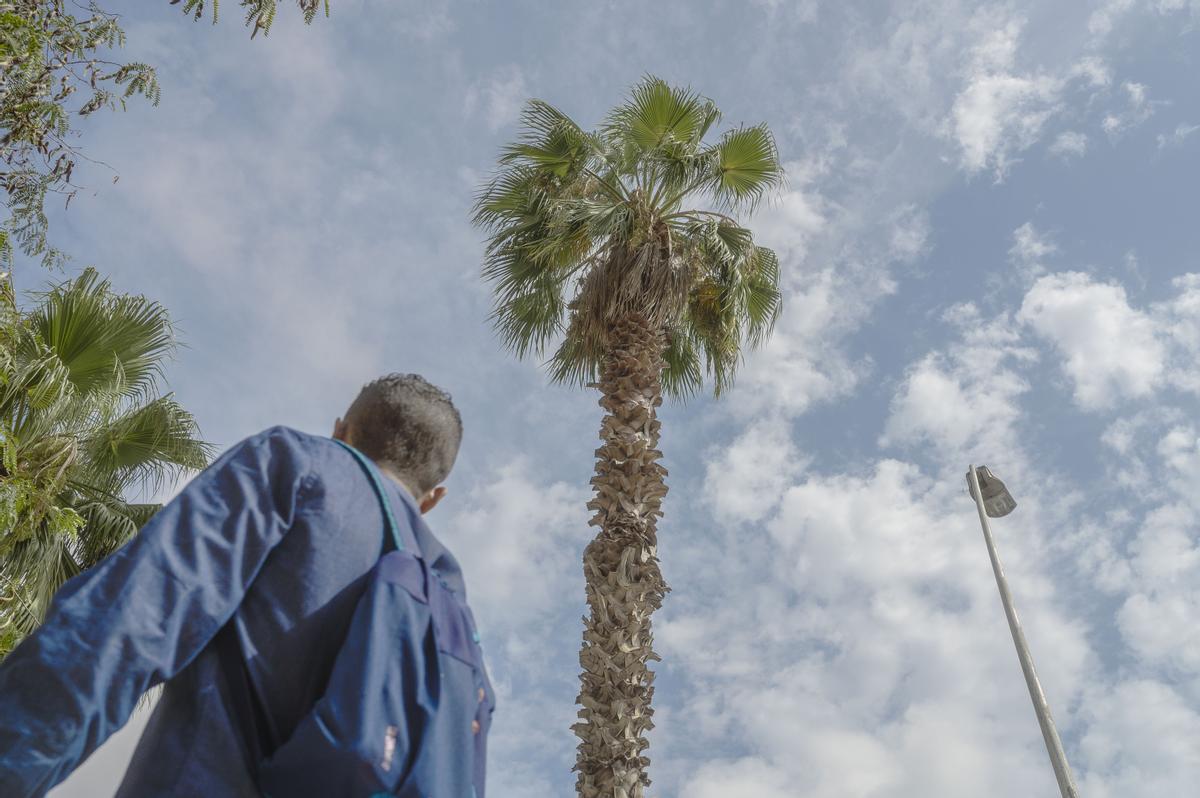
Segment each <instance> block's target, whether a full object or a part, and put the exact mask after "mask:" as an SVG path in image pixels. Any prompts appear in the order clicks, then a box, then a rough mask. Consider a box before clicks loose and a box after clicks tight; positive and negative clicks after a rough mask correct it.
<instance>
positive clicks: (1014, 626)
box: [967, 465, 1079, 798]
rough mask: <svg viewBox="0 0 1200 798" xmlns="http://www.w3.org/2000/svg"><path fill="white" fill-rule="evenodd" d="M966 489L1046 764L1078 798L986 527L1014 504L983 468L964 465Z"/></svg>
mask: <svg viewBox="0 0 1200 798" xmlns="http://www.w3.org/2000/svg"><path fill="white" fill-rule="evenodd" d="M967 488H968V489H969V490H970V492H971V497H972V498H973V499H975V507H976V509H978V510H979V523H980V525H981V526H982V527H983V539H984V541H985V542H986V543H987V549H988V556H989V557H991V559H992V571H993V572H994V573H995V574H996V587H998V588H1000V601H1001V602H1002V603H1003V604H1004V614H1005V615H1006V616H1008V629H1009V631H1010V632H1012V639H1013V644H1014V645H1015V646H1016V647H1017V658H1018V659H1019V660H1020V661H1021V672H1022V673H1024V674H1025V684H1026V685H1028V687H1029V697H1030V698H1031V699H1032V700H1033V711H1034V712H1035V713H1036V714H1037V719H1038V725H1039V726H1041V727H1042V739H1043V740H1045V741H1046V751H1047V753H1049V754H1050V764H1051V765H1053V766H1054V777H1055V778H1056V779H1058V789H1059V792H1061V793H1062V798H1079V788H1078V787H1076V786H1075V777H1074V776H1072V775H1071V766H1070V765H1069V764H1068V763H1067V755H1066V753H1065V752H1064V751H1063V747H1062V740H1060V739H1058V729H1056V728H1055V727H1054V718H1052V717H1050V705H1049V704H1048V703H1047V702H1046V694H1045V693H1043V692H1042V684H1041V682H1039V681H1038V677H1037V671H1036V670H1034V668H1033V655H1032V654H1030V653H1029V644H1028V643H1026V642H1025V633H1024V632H1023V631H1021V621H1020V619H1019V618H1017V610H1016V608H1014V607H1013V601H1012V593H1011V592H1010V591H1009V589H1008V580H1007V579H1006V578H1005V577H1004V567H1003V566H1001V565H1000V557H999V555H998V554H996V544H995V543H994V542H993V541H992V529H991V527H990V526H989V525H988V517H989V516H991V517H992V518H1000V517H1002V516H1005V515H1008V514H1009V513H1011V512H1012V511H1013V508H1015V507H1016V506H1017V502H1016V501H1015V500H1014V499H1013V497H1012V494H1011V493H1009V492H1008V488H1006V487H1005V486H1004V483H1003V482H1001V481H1000V480H999V478H997V477H996V475H995V474H993V473H992V472H991V471H989V470H988V468H987V466H979V468H975V466H973V465H972V466H968V469H967Z"/></svg>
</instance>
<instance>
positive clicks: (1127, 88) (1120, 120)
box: [1100, 81, 1161, 140]
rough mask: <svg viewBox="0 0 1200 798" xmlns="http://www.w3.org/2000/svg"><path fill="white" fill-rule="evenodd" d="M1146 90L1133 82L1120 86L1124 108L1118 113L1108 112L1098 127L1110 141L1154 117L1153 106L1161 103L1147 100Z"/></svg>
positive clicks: (1141, 85)
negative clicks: (1123, 97) (1123, 96)
mask: <svg viewBox="0 0 1200 798" xmlns="http://www.w3.org/2000/svg"><path fill="white" fill-rule="evenodd" d="M1146 88H1147V87H1146V86H1145V85H1144V84H1142V83H1135V82H1133V81H1125V82H1124V83H1122V84H1121V89H1122V91H1123V92H1124V95H1125V107H1124V108H1123V109H1121V110H1118V111H1110V112H1109V113H1108V114H1106V115H1105V117H1104V119H1103V120H1101V122H1100V127H1101V128H1103V129H1104V132H1105V133H1107V134H1108V137H1109V138H1110V139H1114V140H1115V139H1118V138H1120V137H1121V136H1122V135H1124V134H1125V133H1127V132H1128V131H1130V130H1132V129H1133V128H1135V127H1137V126H1138V125H1140V124H1142V123H1143V122H1145V121H1146V120H1147V119H1149V118H1150V117H1151V116H1153V115H1154V108H1155V106H1157V105H1160V104H1161V103H1160V102H1153V101H1149V100H1147V99H1146Z"/></svg>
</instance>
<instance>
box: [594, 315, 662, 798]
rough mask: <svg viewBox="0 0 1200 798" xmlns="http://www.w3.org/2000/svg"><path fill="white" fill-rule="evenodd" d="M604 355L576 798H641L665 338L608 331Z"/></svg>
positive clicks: (639, 327) (641, 323)
mask: <svg viewBox="0 0 1200 798" xmlns="http://www.w3.org/2000/svg"><path fill="white" fill-rule="evenodd" d="M609 341H610V348H609V351H608V354H607V355H606V357H605V359H604V363H603V366H602V368H601V374H600V382H598V383H593V384H592V386H593V387H598V388H599V389H600V391H601V392H602V394H603V396H602V397H601V399H600V406H601V407H603V408H604V409H605V411H607V412H606V414H605V416H604V420H603V422H601V425H600V439H601V440H602V441H603V444H602V445H601V447H600V448H599V449H597V450H596V475H595V476H594V477H592V485H593V487H594V489H595V492H596V495H595V498H593V499H592V500H591V501H590V502H588V508H589V509H592V510H595V511H596V514H595V515H594V516H593V517H592V519H591V521H590V522H589V523H590V524H591V525H592V526H598V527H600V531H599V533H597V535H596V537H595V539H594V540H593V541H592V542H591V543H590V544H588V547H587V549H585V551H584V554H583V571H584V577H585V579H586V583H587V602H588V606H589V608H590V609H591V614H590V617H588V618H585V619H584V632H583V646H582V649H581V650H580V653H579V664H580V665H581V666H582V669H583V671H582V673H581V674H580V677H579V678H580V682H581V683H582V684H581V686H580V690H579V697H578V698H577V699H576V703H578V704H580V705H581V706H582V709H580V710H579V713H578V714H579V717H580V718H581V720H580V722H578V723H576V724H574V725H573V726H572V727H571V728H572V729H573V730H574V731H575V734H576V735H578V736H579V738H580V741H581V742H580V743H579V751H578V756H577V758H576V763H575V768H574V769H575V770H576V771H577V772H578V774H579V775H578V778H577V781H576V790H577V792H578V794H579V796H580V798H642V796H643V789H644V787H645V786H647V785H649V784H650V778H649V776H647V775H646V768H647V766H649V764H650V760H649V758H648V757H646V756H644V755H643V754H642V752H643V751H644V750H645V748H646V746H647V745H648V744H649V743H648V742H647V740H646V737H645V733H646V731H648V730H649V729H652V728H653V727H654V724H653V723H652V722H651V720H650V718H651V715H652V714H653V712H654V711H653V709H652V708H651V706H650V701H651V698H652V697H653V695H654V686H653V683H654V673H653V672H652V671H650V670H649V669H648V668H647V662H648V661H649V660H652V659H653V660H658V659H659V656H658V655H657V654H655V653H654V651H653V649H652V647H651V645H652V642H653V638H652V635H651V632H650V614H651V613H652V612H654V611H655V610H656V609H658V608H659V607H660V606H662V600H663V596H664V595H665V594H666V593H667V591H668V590H669V588H668V587H667V585H666V582H664V581H663V578H662V573H661V572H660V571H659V567H658V556H657V547H658V540H657V532H656V526H657V523H658V518H659V517H660V516H661V515H662V510H661V509H660V507H661V505H662V500H663V497H664V496H665V495H666V493H667V486H666V484H665V482H664V480H663V478H664V477H665V476H666V475H667V470H666V469H665V468H663V466H662V465H660V464H659V462H658V461H659V459H660V458H661V457H662V452H660V451H658V449H657V448H656V447H657V445H658V430H659V426H660V422H659V421H658V419H657V418H656V417H655V416H656V408H657V407H658V406H659V405H661V404H662V385H661V379H660V378H661V374H662V369H663V365H664V362H663V359H662V354H663V351H664V348H665V343H666V341H665V336H664V334H663V332H662V331H661V330H659V329H657V328H656V327H655V326H654V325H652V324H651V323H650V322H649V321H648V320H647V319H646V318H645V317H644V316H642V315H640V314H631V315H629V316H626V317H625V318H623V319H621V320H619V321H618V322H617V323H616V324H614V326H613V329H612V334H611V337H610V339H609Z"/></svg>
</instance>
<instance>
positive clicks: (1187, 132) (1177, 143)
mask: <svg viewBox="0 0 1200 798" xmlns="http://www.w3.org/2000/svg"><path fill="white" fill-rule="evenodd" d="M1197 130H1200V125H1185V124H1183V123H1180V124H1178V125H1176V126H1175V132H1174V133H1171V134H1170V135H1166V134H1163V133H1159V134H1158V137H1157V141H1158V148H1159V149H1160V150H1164V149H1166V148H1167V147H1182V146H1183V142H1185V141H1187V139H1188V137H1189V136H1191V135H1192V134H1193V133H1195V132H1196V131H1197Z"/></svg>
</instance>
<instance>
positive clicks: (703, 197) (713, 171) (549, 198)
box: [475, 77, 783, 397]
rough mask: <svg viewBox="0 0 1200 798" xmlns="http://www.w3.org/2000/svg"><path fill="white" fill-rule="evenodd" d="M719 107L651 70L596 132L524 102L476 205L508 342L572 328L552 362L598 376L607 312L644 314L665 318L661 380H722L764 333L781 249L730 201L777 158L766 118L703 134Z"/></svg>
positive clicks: (749, 204)
mask: <svg viewBox="0 0 1200 798" xmlns="http://www.w3.org/2000/svg"><path fill="white" fill-rule="evenodd" d="M719 120H720V112H719V111H718V110H717V108H716V106H715V105H714V104H713V103H712V101H710V100H708V99H706V98H704V97H701V96H700V95H698V94H695V93H693V92H692V91H690V90H686V89H678V88H673V87H671V86H668V85H667V84H666V83H665V82H663V81H662V80H659V79H657V78H653V77H647V78H645V79H644V80H643V81H642V82H641V83H639V84H638V85H637V86H635V87H634V88H633V90H632V92H631V94H630V96H629V98H628V99H627V100H626V101H625V102H624V103H623V104H621V105H619V106H617V107H616V108H615V109H613V111H612V112H611V113H610V114H609V115H608V117H607V119H606V120H605V121H604V123H603V124H602V125H601V126H600V128H599V129H598V130H597V131H595V132H587V131H584V130H583V129H582V128H581V127H580V126H579V125H578V124H576V123H575V122H574V121H572V120H571V119H570V118H569V117H567V116H566V115H565V114H563V113H562V112H560V111H558V110H557V109H555V108H554V107H552V106H551V105H549V104H547V103H545V102H542V101H540V100H531V101H530V102H529V103H528V104H527V105H526V108H525V111H524V114H523V116H522V127H523V131H522V134H521V137H520V138H519V140H518V141H517V142H516V143H514V144H512V145H510V146H508V147H507V148H506V149H505V150H504V151H503V154H502V156H501V159H500V170H499V172H498V174H497V175H496V176H495V177H494V179H493V180H491V181H490V182H489V183H488V184H487V185H485V186H484V187H483V189H482V190H481V191H480V193H479V195H478V198H477V201H476V206H475V221H476V223H477V224H479V225H481V226H483V227H485V228H486V229H487V230H488V231H489V233H490V238H489V243H488V248H487V254H486V261H485V264H484V277H485V278H486V279H487V280H489V281H490V282H492V283H493V284H494V287H495V291H496V302H495V307H494V312H493V320H494V321H495V323H496V325H497V328H498V330H499V332H500V335H501V337H502V339H503V341H504V343H505V344H506V345H507V346H508V347H509V348H510V349H512V350H513V351H514V352H515V353H516V354H517V355H519V356H525V355H527V354H530V353H534V354H542V353H543V352H544V351H545V349H546V347H547V345H548V344H549V343H550V342H551V341H552V340H554V339H555V338H556V337H558V336H559V335H560V334H563V333H565V335H563V338H562V341H561V344H560V345H559V346H558V348H557V351H555V352H554V354H553V356H552V357H551V359H550V366H551V374H552V376H553V378H554V379H555V380H558V381H567V382H576V383H588V382H591V381H592V380H594V379H595V377H596V375H597V373H598V372H599V369H600V366H601V363H602V360H603V357H604V355H605V352H606V351H607V349H608V336H609V331H610V329H611V325H612V323H613V322H614V321H615V320H616V319H619V318H621V317H622V316H624V315H626V314H628V313H638V314H641V315H643V316H644V317H645V318H646V319H647V321H648V322H649V323H650V324H651V325H652V326H653V327H654V328H655V329H659V330H661V331H662V332H663V333H665V336H666V338H665V346H666V348H665V351H664V352H663V358H664V360H665V363H666V366H665V368H664V370H663V372H662V383H663V388H664V390H665V391H666V392H667V393H670V394H673V395H676V396H683V397H686V396H688V395H690V394H693V393H695V392H696V391H697V390H698V389H699V388H700V387H701V386H702V384H703V379H704V374H705V373H706V372H707V374H708V376H709V377H711V378H712V379H713V381H714V383H715V385H714V389H715V392H716V393H717V394H720V392H721V391H722V390H723V389H725V388H726V387H728V385H729V384H730V382H731V380H732V378H733V375H734V373H735V371H736V368H737V364H738V360H739V354H740V352H741V350H742V347H743V345H745V344H749V345H751V346H756V345H758V344H759V343H761V342H762V341H763V340H764V338H765V337H766V335H767V334H768V333H769V332H770V330H771V328H772V326H773V325H774V322H775V320H776V318H777V317H778V315H779V312H780V293H779V265H778V261H777V260H776V257H775V254H774V253H773V252H772V251H771V250H770V249H767V248H765V247H760V246H757V245H756V244H755V243H754V239H753V236H752V234H751V232H750V231H749V230H748V229H746V228H745V227H743V226H742V225H741V224H740V223H739V222H738V220H737V218H736V215H737V213H738V212H739V211H745V210H751V209H753V207H754V206H755V205H756V204H757V203H758V202H759V201H760V200H762V199H763V198H764V197H765V196H766V195H767V193H768V192H769V191H770V190H772V189H774V188H776V187H777V186H779V185H780V184H781V182H782V179H783V170H782V168H781V166H780V163H779V156H778V153H777V151H776V148H775V142H774V139H773V138H772V136H771V133H770V131H769V130H767V128H766V127H765V126H764V125H755V126H750V127H739V128H736V129H733V130H729V131H727V132H725V133H724V134H723V135H722V136H720V137H719V138H718V139H717V140H716V141H715V142H712V143H706V142H705V137H706V136H707V135H708V134H709V132H710V131H711V130H712V128H713V126H714V125H715V124H716V123H717V122H718V121H719ZM692 203H699V205H700V207H693V205H692ZM569 293H570V295H568V294H569Z"/></svg>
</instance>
